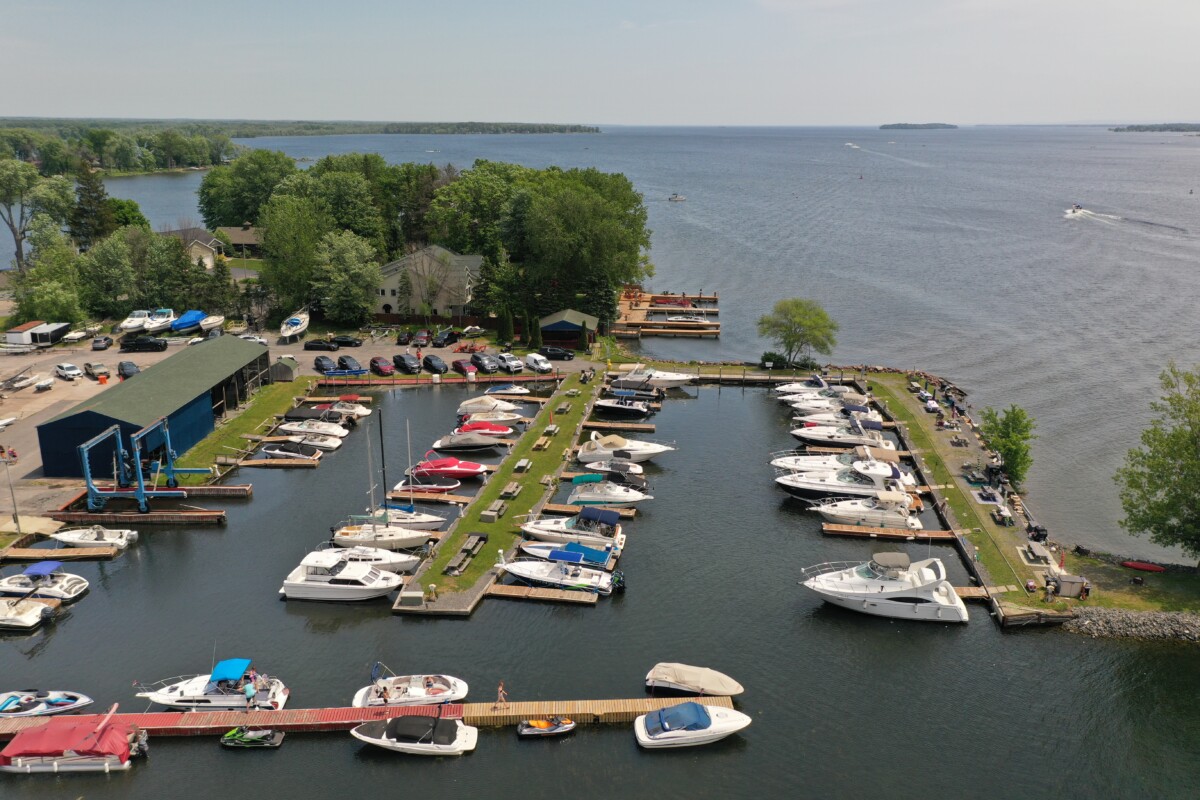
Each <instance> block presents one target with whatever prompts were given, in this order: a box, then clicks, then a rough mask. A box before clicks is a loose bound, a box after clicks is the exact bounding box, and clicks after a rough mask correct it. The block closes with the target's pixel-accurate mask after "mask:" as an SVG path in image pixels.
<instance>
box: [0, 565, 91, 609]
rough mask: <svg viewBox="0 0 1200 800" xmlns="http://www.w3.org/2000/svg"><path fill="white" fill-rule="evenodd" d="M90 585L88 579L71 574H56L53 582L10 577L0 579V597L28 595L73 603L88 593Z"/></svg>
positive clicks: (15, 576)
mask: <svg viewBox="0 0 1200 800" xmlns="http://www.w3.org/2000/svg"><path fill="white" fill-rule="evenodd" d="M88 585H89V584H88V582H87V579H85V578H83V577H81V576H79V575H73V574H71V573H69V572H59V573H55V574H54V575H53V576H52V580H49V581H45V582H41V581H37V580H30V579H29V578H27V577H25V576H24V575H9V576H8V577H7V578H0V595H4V596H6V597H22V596H25V595H28V596H31V597H43V598H46V599H48V600H61V601H62V602H64V603H72V602H74V601H76V600H78V599H79V598H81V597H83V595H84V594H86V593H87V590H88Z"/></svg>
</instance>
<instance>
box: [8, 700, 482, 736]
mask: <svg viewBox="0 0 1200 800" xmlns="http://www.w3.org/2000/svg"><path fill="white" fill-rule="evenodd" d="M439 710H440V711H441V716H443V717H445V718H447V719H462V716H463V707H462V705H461V704H459V703H451V704H447V705H443V706H397V707H392V708H285V709H284V710H282V711H251V712H245V711H196V712H184V713H180V712H177V711H156V712H152V713H148V714H117V715H115V716H114V717H113V722H115V723H116V724H118V725H122V724H126V725H130V724H132V725H137V726H138V727H139V728H141V729H142V730H144V731H146V732H147V733H148V734H150V736H151V738H153V737H155V736H221V735H223V734H225V733H226V732H227V731H230V730H232V729H233V728H236V727H237V726H239V725H249V726H251V727H254V728H270V729H272V730H277V731H287V732H294V731H306V732H310V733H312V732H320V731H348V730H350V729H351V728H353V727H355V726H357V725H361V724H362V723H364V722H373V721H375V720H380V719H390V718H392V717H410V716H429V717H435V716H438V712H439ZM72 719H79V720H84V721H87V722H95V723H99V722H100V720H101V719H103V715H99V714H89V715H80V716H78V717H72ZM45 721H46V718H45V717H26V718H24V719H8V720H0V739H9V738H11V737H12V736H13V735H14V734H16V733H17V732H19V731H22V730H25V729H26V728H34V727H37V726H38V725H41V724H43V723H44V722H45Z"/></svg>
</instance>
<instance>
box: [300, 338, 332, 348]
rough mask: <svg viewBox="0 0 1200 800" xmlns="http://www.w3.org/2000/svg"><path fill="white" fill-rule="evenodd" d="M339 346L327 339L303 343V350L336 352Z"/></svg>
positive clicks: (310, 340)
mask: <svg viewBox="0 0 1200 800" xmlns="http://www.w3.org/2000/svg"><path fill="white" fill-rule="evenodd" d="M339 347H341V345H339V344H338V343H337V342H331V341H328V340H327V339H309V340H308V341H307V342H305V343H304V349H305V350H337V349H338V348H339Z"/></svg>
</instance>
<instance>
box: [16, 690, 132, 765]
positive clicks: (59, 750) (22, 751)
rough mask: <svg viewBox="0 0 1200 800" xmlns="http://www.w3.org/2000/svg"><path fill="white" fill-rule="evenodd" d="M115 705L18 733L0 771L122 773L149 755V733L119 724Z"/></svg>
mask: <svg viewBox="0 0 1200 800" xmlns="http://www.w3.org/2000/svg"><path fill="white" fill-rule="evenodd" d="M116 710H117V707H116V705H114V706H113V707H112V708H111V709H109V711H108V714H106V715H105V716H104V718H103V719H101V720H100V722H99V723H97V722H96V718H95V717H51V718H50V719H49V720H48V721H47V722H46V724H45V725H39V726H38V727H36V728H26V729H25V730H22V731H20V732H18V733H17V735H16V736H14V737H13V738H12V741H10V742H9V743H8V745H7V746H5V748H4V749H3V750H0V772H25V773H29V772H118V771H121V770H127V769H129V768H130V767H131V766H132V764H131V763H130V758H131V757H132V756H135V755H144V754H145V753H146V752H147V749H148V746H147V744H146V732H145V731H143V730H140V729H138V728H137V726H135V725H131V724H129V723H115V722H113V721H112V716H113V714H114V713H116Z"/></svg>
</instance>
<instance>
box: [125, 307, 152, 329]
mask: <svg viewBox="0 0 1200 800" xmlns="http://www.w3.org/2000/svg"><path fill="white" fill-rule="evenodd" d="M149 321H150V312H149V311H142V310H139V311H131V312H129V316H128V317H126V318H125V320H124V321H123V322H122V323H121V324H120V325H118V326H117V330H119V331H120V332H121V333H133V332H134V331H140V330H145V328H146V323H147V322H149Z"/></svg>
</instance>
